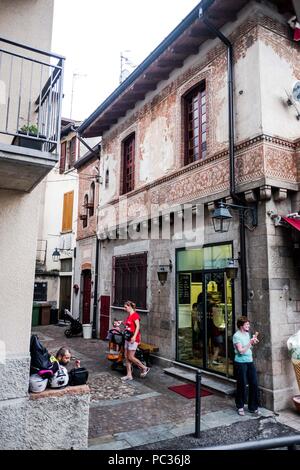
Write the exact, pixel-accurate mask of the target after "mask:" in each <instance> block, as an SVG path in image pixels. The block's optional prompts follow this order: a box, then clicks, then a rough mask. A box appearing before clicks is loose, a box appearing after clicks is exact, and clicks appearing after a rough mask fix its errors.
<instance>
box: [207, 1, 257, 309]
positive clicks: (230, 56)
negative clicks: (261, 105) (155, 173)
mask: <svg viewBox="0 0 300 470" xmlns="http://www.w3.org/2000/svg"><path fill="white" fill-rule="evenodd" d="M199 18H200V19H201V20H202V21H203V23H204V24H205V25H206V26H207V28H208V29H209V30H210V31H211V32H212V33H213V34H215V35H216V36H217V37H218V38H219V39H220V40H221V41H222V42H223V43H224V44H225V46H226V47H227V74H228V117H229V129H228V134H229V170H230V171H229V174H230V196H231V198H232V200H233V202H234V203H239V202H240V198H239V197H238V195H237V194H236V188H235V167H234V111H233V46H232V44H231V42H230V41H229V39H228V38H227V37H226V36H224V34H223V33H221V31H219V30H218V29H217V28H216V27H215V26H214V25H213V24H212V23H211V22H210V21H209V20H208V19H207V18H206V17H205V16H204V11H203V8H202V7H200V9H199ZM239 222H240V224H239V226H240V250H241V252H240V265H241V290H242V314H243V315H247V311H248V306H247V298H248V287H247V284H248V279H247V261H246V243H245V241H246V236H245V235H246V234H245V218H244V211H243V210H241V211H239Z"/></svg>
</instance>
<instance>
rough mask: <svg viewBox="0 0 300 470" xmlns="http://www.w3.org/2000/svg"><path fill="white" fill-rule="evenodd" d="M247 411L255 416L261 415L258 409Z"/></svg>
mask: <svg viewBox="0 0 300 470" xmlns="http://www.w3.org/2000/svg"><path fill="white" fill-rule="evenodd" d="M248 411H249V413H251V414H252V415H255V416H261V412H260V411H259V410H254V411H251V410H248Z"/></svg>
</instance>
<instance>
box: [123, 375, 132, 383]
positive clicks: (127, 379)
mask: <svg viewBox="0 0 300 470" xmlns="http://www.w3.org/2000/svg"><path fill="white" fill-rule="evenodd" d="M121 380H122V382H129V381H130V380H133V378H132V377H128V375H125V377H121Z"/></svg>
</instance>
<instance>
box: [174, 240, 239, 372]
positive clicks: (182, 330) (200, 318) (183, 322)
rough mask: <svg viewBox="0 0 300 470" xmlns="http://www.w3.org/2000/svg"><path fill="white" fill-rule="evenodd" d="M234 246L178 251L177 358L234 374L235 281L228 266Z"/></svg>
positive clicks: (197, 365)
mask: <svg viewBox="0 0 300 470" xmlns="http://www.w3.org/2000/svg"><path fill="white" fill-rule="evenodd" d="M228 258H232V246H231V245H230V244H228V245H215V246H210V247H204V248H200V249H197V250H196V249H193V250H178V251H177V313H178V322H177V325H178V331H177V333H178V334H177V359H178V360H179V361H181V362H185V363H187V364H190V365H194V366H196V367H200V368H204V369H208V370H212V371H214V372H219V373H222V374H225V375H227V376H232V375H233V367H232V359H233V357H232V356H233V355H232V346H231V338H232V334H233V320H234V319H233V309H232V298H233V288H232V281H231V280H230V279H227V278H226V275H225V271H224V268H225V266H226V264H227V259H228Z"/></svg>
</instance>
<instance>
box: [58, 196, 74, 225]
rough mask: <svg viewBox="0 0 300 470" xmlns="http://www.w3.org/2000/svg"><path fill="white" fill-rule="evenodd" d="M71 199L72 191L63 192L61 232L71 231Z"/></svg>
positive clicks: (72, 197)
mask: <svg viewBox="0 0 300 470" xmlns="http://www.w3.org/2000/svg"><path fill="white" fill-rule="evenodd" d="M73 199H74V191H70V192H68V193H65V194H64V206H63V218H62V229H61V231H62V232H71V231H72V219H73Z"/></svg>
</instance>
